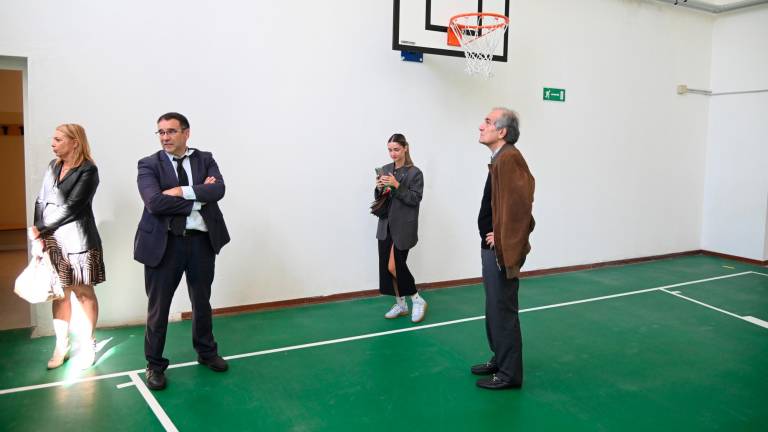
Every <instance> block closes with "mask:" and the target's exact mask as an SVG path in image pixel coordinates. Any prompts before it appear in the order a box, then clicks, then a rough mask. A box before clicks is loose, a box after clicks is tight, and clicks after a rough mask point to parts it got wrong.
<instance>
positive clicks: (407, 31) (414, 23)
mask: <svg viewBox="0 0 768 432" xmlns="http://www.w3.org/2000/svg"><path fill="white" fill-rule="evenodd" d="M466 12H478V13H489V12H490V13H498V14H502V15H504V16H509V0H394V13H393V21H394V23H393V26H392V49H393V50H395V51H414V52H422V53H426V54H436V55H443V56H452V57H464V51H463V50H462V49H461V47H454V46H450V45H448V43H447V33H448V20H450V18H451V17H452V16H454V15H458V14H460V13H466ZM510 25H514V24H513V23H512V22H511V23H510ZM508 45H509V38H508V37H507V35H504V39H503V43H501V44H499V45H498V46H497V47H496V50H495V51H494V55H493V60H494V61H501V62H506V61H507V48H508Z"/></svg>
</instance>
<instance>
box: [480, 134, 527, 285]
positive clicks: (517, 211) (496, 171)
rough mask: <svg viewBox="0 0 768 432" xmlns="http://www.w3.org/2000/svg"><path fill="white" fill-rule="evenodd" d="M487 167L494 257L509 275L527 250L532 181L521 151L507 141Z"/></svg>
mask: <svg viewBox="0 0 768 432" xmlns="http://www.w3.org/2000/svg"><path fill="white" fill-rule="evenodd" d="M489 168H490V170H491V207H492V209H493V236H494V242H495V244H496V246H495V249H496V258H497V260H498V262H499V266H504V268H505V269H506V272H507V278H508V279H512V278H514V277H517V276H518V275H519V274H520V267H522V266H523V263H524V262H525V256H526V255H527V254H528V252H530V251H531V245H530V243H528V237H529V236H530V234H531V231H533V227H534V225H535V224H536V223H535V221H534V220H533V214H532V213H531V212H532V209H533V190H534V188H535V181H534V179H533V176H532V175H531V172H530V170H529V169H528V164H527V163H526V162H525V159H523V155H522V154H521V153H520V151H519V150H518V149H517V148H516V147H515V146H513V145H510V144H505V145H504V146H503V147H502V148H501V149H500V150H499V152H498V153H497V154H496V157H495V158H494V159H493V162H492V163H491V164H490V165H489Z"/></svg>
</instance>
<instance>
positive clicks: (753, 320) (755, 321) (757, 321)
mask: <svg viewBox="0 0 768 432" xmlns="http://www.w3.org/2000/svg"><path fill="white" fill-rule="evenodd" d="M742 318H743V319H744V320H745V321H749V322H751V323H752V324H757V325H759V326H760V327H765V328H767V329H768V322H765V321H763V320H761V319H760V318H755V317H753V316H743V317H742Z"/></svg>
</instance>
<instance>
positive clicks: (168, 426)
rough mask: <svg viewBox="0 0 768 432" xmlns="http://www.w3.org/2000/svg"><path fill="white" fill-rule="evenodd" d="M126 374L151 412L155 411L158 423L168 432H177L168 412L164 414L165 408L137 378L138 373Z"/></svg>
mask: <svg viewBox="0 0 768 432" xmlns="http://www.w3.org/2000/svg"><path fill="white" fill-rule="evenodd" d="M128 376H130V377H131V381H133V383H134V384H135V385H136V388H137V389H139V393H141V396H143V397H144V400H145V401H146V402H147V405H149V408H150V409H151V410H152V412H153V413H155V417H157V419H158V420H159V421H160V424H162V425H163V428H165V430H167V431H169V432H179V430H178V429H176V426H175V425H174V424H173V422H172V421H171V419H170V417H168V414H166V413H165V410H163V407H161V406H160V404H159V403H158V402H157V399H155V396H154V395H153V394H152V392H151V391H149V389H148V388H147V386H146V385H145V384H144V381H142V380H141V378H139V375H138V374H137V373H136V372H131V373H130V374H128Z"/></svg>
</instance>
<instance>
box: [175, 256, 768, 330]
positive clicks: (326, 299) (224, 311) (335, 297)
mask: <svg viewBox="0 0 768 432" xmlns="http://www.w3.org/2000/svg"><path fill="white" fill-rule="evenodd" d="M693 255H708V256H715V257H718V258H726V259H730V260H735V261H741V262H744V263H747V264H756V265H763V266H765V265H768V261H758V260H753V259H749V258H743V257H738V256H734V255H726V254H721V253H718V252H711V251H706V250H701V249H698V250H692V251H686V252H676V253H670V254H663V255H653V256H647V257H640V258H629V259H622V260H615V261H604V262H599V263H592V264H581V265H575V266H567V267H554V268H549V269H541V270H531V271H524V272H521V273H520V277H521V278H526V277H533V276H543V275H550V274H557V273H568V272H574V271H580V270H589V269H595V268H600V267H609V266H617V265H626V264H636V263H641V262H646V261H656V260H660V259H666V258H675V257H681V256H693ZM482 282H483V278H481V277H476V278H467V279H455V280H447V281H438V282H425V283H420V284H416V287H417V288H419V289H420V290H430V289H439V288H450V287H458V286H464V285H475V284H479V283H482ZM378 295H379V290H365V291H353V292H348V293H341V294H332V295H328V296H315V297H303V298H297V299H291V300H279V301H273V302H266V303H255V304H249V305H241V306H230V307H223V308H217V309H214V310H213V314H214V315H231V314H238V313H243V312H255V311H262V310H267V309H281V308H287V307H293V306H302V305H310V304H318V303H330V302H335V301H341V300H351V299H356V298H364V297H375V296H378ZM181 319H183V320H189V319H192V312H182V313H181Z"/></svg>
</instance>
